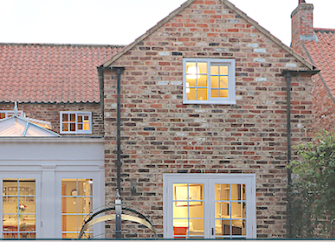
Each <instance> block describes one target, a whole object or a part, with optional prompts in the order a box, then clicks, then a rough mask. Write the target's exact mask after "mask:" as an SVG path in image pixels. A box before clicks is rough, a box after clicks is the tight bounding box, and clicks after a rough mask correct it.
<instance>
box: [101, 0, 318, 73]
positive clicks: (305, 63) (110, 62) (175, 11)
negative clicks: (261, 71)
mask: <svg viewBox="0 0 335 242" xmlns="http://www.w3.org/2000/svg"><path fill="white" fill-rule="evenodd" d="M195 1H197V0H187V1H186V2H185V3H183V4H182V5H181V6H180V7H179V8H177V9H176V10H174V11H173V12H171V13H170V14H169V15H168V16H167V17H165V18H164V19H163V20H161V21H160V22H158V23H157V24H156V25H155V26H154V27H152V28H151V29H149V30H148V31H147V32H146V33H144V34H143V35H141V36H140V37H138V38H137V39H136V40H135V41H134V42H133V43H131V44H129V45H128V46H126V47H125V48H124V49H123V50H122V51H121V52H119V53H118V54H116V55H114V56H113V57H112V58H111V59H110V60H109V61H107V62H106V63H104V66H105V67H108V66H111V65H112V63H113V62H114V61H116V60H117V59H119V58H120V57H121V56H123V55H124V54H125V53H127V52H128V51H129V50H131V49H132V48H133V47H134V46H136V45H137V44H138V43H140V42H141V41H142V40H144V39H145V38H146V37H148V36H150V35H151V34H152V33H153V32H155V31H156V30H157V29H159V28H160V27H162V26H163V25H164V24H165V23H167V22H168V21H170V20H171V19H172V18H174V17H175V16H176V15H178V14H179V13H181V12H182V11H183V10H184V9H186V8H187V7H188V6H190V5H191V4H192V3H193V2H195ZM221 2H222V3H223V4H225V5H227V6H228V7H229V8H231V9H232V10H233V11H235V12H236V13H237V14H238V15H240V16H241V17H242V18H243V19H245V20H246V21H247V22H249V23H250V24H252V25H253V26H254V27H255V28H256V29H258V30H259V31H260V32H261V33H263V34H264V35H265V36H266V37H268V38H269V39H271V40H272V41H273V42H275V43H276V44H278V45H279V46H280V47H282V48H283V49H284V50H286V51H287V52H288V53H290V54H291V55H292V56H293V57H295V58H296V59H297V60H299V61H300V62H301V63H303V64H304V65H305V66H307V67H308V68H309V69H310V70H313V69H315V68H314V66H313V65H312V64H311V63H309V62H308V61H306V60H305V59H304V58H303V57H302V56H300V55H299V54H298V53H297V52H295V51H294V50H293V49H291V48H290V47H288V46H287V45H285V44H284V43H283V42H281V41H280V40H279V39H278V38H276V37H275V36H274V35H272V34H271V33H270V32H269V31H268V30H266V29H265V28H263V27H262V26H260V25H259V24H258V23H257V22H256V21H255V20H253V19H252V18H250V17H249V16H247V15H246V14H245V13H244V12H243V11H241V10H240V9H238V8H237V7H236V6H235V5H234V4H232V3H231V2H229V1H228V0H221Z"/></svg>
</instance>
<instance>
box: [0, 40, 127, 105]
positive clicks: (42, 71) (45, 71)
mask: <svg viewBox="0 0 335 242" xmlns="http://www.w3.org/2000/svg"><path fill="white" fill-rule="evenodd" d="M121 50H122V46H110V45H63V44H7V43H6V44H5V43H0V73H1V74H0V93H1V95H0V102H15V101H17V102H21V103H22V102H25V103H27V102H28V103H29V102H31V103H79V102H84V103H85V102H100V92H99V90H100V89H99V80H98V74H97V68H96V67H97V66H100V65H102V64H103V63H104V62H105V61H107V60H109V59H110V58H111V57H112V56H113V55H115V54H116V53H118V52H119V51H121Z"/></svg>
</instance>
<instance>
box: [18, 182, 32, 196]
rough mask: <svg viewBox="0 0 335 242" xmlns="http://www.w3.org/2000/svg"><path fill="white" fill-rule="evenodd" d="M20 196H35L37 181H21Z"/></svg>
mask: <svg viewBox="0 0 335 242" xmlns="http://www.w3.org/2000/svg"><path fill="white" fill-rule="evenodd" d="M19 182H20V194H19V195H30V196H34V195H35V179H19Z"/></svg>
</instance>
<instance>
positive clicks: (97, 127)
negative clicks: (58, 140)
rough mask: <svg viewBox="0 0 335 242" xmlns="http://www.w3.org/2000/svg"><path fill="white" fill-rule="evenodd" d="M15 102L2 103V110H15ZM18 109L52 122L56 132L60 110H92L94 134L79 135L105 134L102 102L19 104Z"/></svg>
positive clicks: (35, 117)
mask: <svg viewBox="0 0 335 242" xmlns="http://www.w3.org/2000/svg"><path fill="white" fill-rule="evenodd" d="M13 109H14V104H12V103H10V104H8V103H0V110H13ZM18 110H19V111H23V112H24V113H25V114H26V117H28V118H34V119H39V120H43V121H48V122H51V125H52V129H53V131H54V132H56V133H58V134H59V131H60V111H88V112H92V118H93V119H92V123H93V129H92V134H78V135H77V136H103V135H104V127H103V119H102V114H101V106H100V104H91V103H83V104H41V103H40V104H28V103H26V104H24V103H19V104H18ZM69 135H70V136H76V134H62V136H69Z"/></svg>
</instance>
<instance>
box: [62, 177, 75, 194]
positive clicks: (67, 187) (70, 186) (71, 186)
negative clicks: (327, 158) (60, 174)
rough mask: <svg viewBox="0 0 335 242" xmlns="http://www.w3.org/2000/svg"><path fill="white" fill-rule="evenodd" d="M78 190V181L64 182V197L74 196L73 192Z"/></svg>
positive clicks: (68, 180) (64, 180)
mask: <svg viewBox="0 0 335 242" xmlns="http://www.w3.org/2000/svg"><path fill="white" fill-rule="evenodd" d="M76 189H77V184H76V179H63V180H62V195H63V196H72V191H73V190H76Z"/></svg>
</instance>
